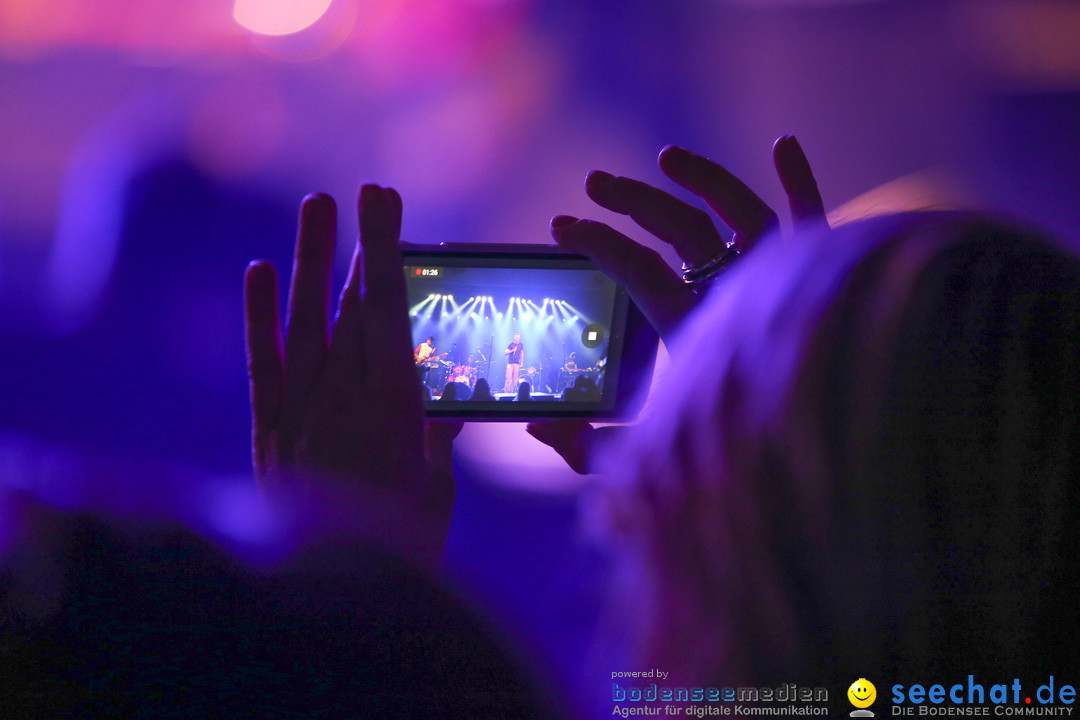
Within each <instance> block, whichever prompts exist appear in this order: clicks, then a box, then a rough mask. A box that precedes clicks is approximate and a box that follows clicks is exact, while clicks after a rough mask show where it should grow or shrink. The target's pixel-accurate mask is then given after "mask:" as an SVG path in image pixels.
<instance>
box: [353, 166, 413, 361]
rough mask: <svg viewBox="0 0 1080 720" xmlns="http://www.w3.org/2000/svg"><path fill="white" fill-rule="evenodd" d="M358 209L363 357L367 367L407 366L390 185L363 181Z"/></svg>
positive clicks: (397, 203) (397, 216)
mask: <svg viewBox="0 0 1080 720" xmlns="http://www.w3.org/2000/svg"><path fill="white" fill-rule="evenodd" d="M359 210H360V244H361V245H362V246H363V254H362V257H363V261H362V262H363V293H362V296H361V298H362V299H361V304H362V307H363V312H362V314H361V319H362V324H363V327H362V331H363V334H364V337H365V338H367V340H368V341H367V343H366V348H367V356H366V358H365V361H366V363H367V366H368V367H369V368H381V369H383V370H387V369H390V368H395V369H401V368H406V369H409V368H411V367H412V362H411V355H412V353H411V349H412V347H411V346H412V343H411V336H410V330H409V312H408V302H407V299H406V289H405V273H404V272H403V271H402V265H401V251H400V250H399V249H398V239H399V237H400V235H401V196H400V195H398V194H397V192H396V191H395V190H394V189H393V188H381V187H379V186H378V185H364V186H363V187H361V188H360V198H359ZM375 339H378V342H374V340H375ZM409 372H410V373H411V372H412V371H411V370H409Z"/></svg>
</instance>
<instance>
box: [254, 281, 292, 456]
mask: <svg viewBox="0 0 1080 720" xmlns="http://www.w3.org/2000/svg"><path fill="white" fill-rule="evenodd" d="M244 320H245V334H246V337H247V361H248V380H249V384H250V392H251V427H252V443H253V448H252V450H253V459H254V461H255V469H256V471H257V472H259V471H261V470H263V469H265V467H266V460H267V458H266V453H267V452H268V451H269V448H267V447H266V444H265V443H266V436H267V435H268V434H269V433H270V431H271V430H273V429H274V428H275V427H276V426H277V422H278V418H279V417H280V414H281V402H282V394H283V389H284V383H285V365H284V358H283V355H282V339H281V323H280V320H279V319H278V281H277V273H276V272H275V271H274V266H273V265H271V264H270V263H268V262H264V261H256V262H253V263H251V264H250V265H248V268H247V272H246V273H245V274H244Z"/></svg>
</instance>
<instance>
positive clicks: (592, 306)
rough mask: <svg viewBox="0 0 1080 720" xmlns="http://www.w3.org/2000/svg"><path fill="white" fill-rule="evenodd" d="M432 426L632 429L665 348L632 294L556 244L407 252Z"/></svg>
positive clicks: (417, 354) (416, 343)
mask: <svg viewBox="0 0 1080 720" xmlns="http://www.w3.org/2000/svg"><path fill="white" fill-rule="evenodd" d="M402 254H403V256H404V268H405V269H404V272H405V282H406V286H407V288H408V297H409V321H410V325H411V327H412V339H413V361H414V363H415V365H416V372H417V376H418V377H419V378H420V381H421V383H422V384H423V386H424V388H425V393H426V398H425V401H424V404H425V408H426V410H427V414H428V416H429V417H443V418H461V419H467V420H489V421H498V420H504V421H528V420H538V419H545V418H548V419H550V418H588V419H597V420H608V421H616V420H629V419H631V418H633V417H634V416H635V415H636V414H637V413H638V411H639V410H640V405H641V403H642V401H643V396H644V390H645V389H647V387H648V385H649V383H650V382H651V381H652V373H653V365H654V363H655V361H656V351H657V347H658V345H659V338H658V336H657V333H656V331H655V330H654V329H653V327H652V326H651V325H650V324H649V323H648V321H647V320H646V319H645V317H644V316H643V315H642V313H641V311H640V310H639V309H638V308H637V306H635V305H634V304H633V302H631V300H630V297H629V295H628V294H627V293H626V290H625V289H624V288H622V287H621V286H620V285H618V284H617V283H615V282H614V281H613V280H612V279H611V278H609V277H608V276H607V275H605V274H604V273H603V272H602V271H601V270H600V269H598V268H597V267H596V265H594V264H593V262H592V261H591V260H589V259H588V258H587V257H584V256H582V255H576V254H573V253H569V252H566V251H564V250H562V249H561V248H559V247H558V246H555V245H491V244H483V245H477V244H466V243H444V244H442V245H414V244H407V243H403V244H402Z"/></svg>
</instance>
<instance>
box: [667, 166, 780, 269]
mask: <svg viewBox="0 0 1080 720" xmlns="http://www.w3.org/2000/svg"><path fill="white" fill-rule="evenodd" d="M659 162H660V169H661V170H663V171H664V174H665V175H667V176H668V177H669V178H671V179H672V180H674V181H675V182H677V183H678V184H680V185H682V186H683V187H684V188H686V189H687V190H689V191H690V192H692V193H694V194H695V195H698V196H700V197H701V198H703V199H704V200H705V202H706V203H708V205H709V207H711V208H712V209H713V210H714V211H716V214H717V215H719V216H720V219H721V220H723V221H724V223H725V224H726V225H727V226H728V227H729V228H731V229H732V230H734V231H735V237H734V240H735V244H736V246H737V247H738V248H739V250H740V251H742V252H746V251H747V250H749V249H750V248H751V247H753V245H754V243H756V242H757V241H758V240H760V239H761V238H762V237H764V236H765V235H766V234H767V233H769V232H771V231H772V230H774V229H775V228H776V227H777V226H778V225H779V221H778V220H777V218H776V213H774V212H773V211H772V209H770V208H769V206H768V205H766V204H765V202H764V201H763V200H762V199H761V198H759V197H758V196H757V195H756V194H755V193H754V191H753V190H751V189H750V188H748V187H747V186H746V185H745V184H744V183H743V182H742V181H741V180H739V179H738V178H737V177H735V176H734V175H732V174H731V173H729V172H728V171H727V170H725V169H724V168H723V167H721V166H720V165H717V164H716V163H714V162H713V161H712V160H708V159H706V158H703V157H701V156H700V155H695V154H694V153H692V152H690V151H688V150H683V149H682V148H680V147H676V146H674V145H668V146H667V147H666V148H664V149H663V150H661V151H660V157H659Z"/></svg>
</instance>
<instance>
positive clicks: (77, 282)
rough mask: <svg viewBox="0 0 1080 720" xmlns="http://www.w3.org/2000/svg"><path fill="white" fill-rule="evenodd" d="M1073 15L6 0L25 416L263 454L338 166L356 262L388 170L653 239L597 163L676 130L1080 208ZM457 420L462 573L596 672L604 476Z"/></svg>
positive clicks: (633, 162)
mask: <svg viewBox="0 0 1080 720" xmlns="http://www.w3.org/2000/svg"><path fill="white" fill-rule="evenodd" d="M1078 38H1080V3H1076V2H1074V1H1072V0H1029V1H1021V0H912V1H904V0H876V1H862V2H859V1H855V0H851V1H848V2H837V1H832V2H823V1H814V0H686V1H685V2H683V1H675V0H186V1H185V2H176V1H173V2H147V1H146V0H94V1H93V2H90V1H89V0H0V393H2V394H0V430H2V431H3V432H4V433H5V435H4V436H5V437H6V438H8V441H7V442H8V446H9V447H10V446H12V445H13V444H14V445H17V444H19V443H25V442H32V443H36V444H37V445H36V446H37V447H48V448H59V449H61V450H60V451H61V452H71V453H89V454H93V455H96V456H106V457H114V456H115V457H121V458H123V459H124V460H126V461H132V462H146V463H168V464H171V465H181V466H184V467H187V468H190V469H191V470H193V471H195V472H200V473H210V474H214V475H221V476H236V477H238V478H245V477H246V474H247V469H248V462H249V456H248V425H247V423H248V415H247V399H246V380H245V372H244V355H243V337H242V327H243V325H242V317H241V294H240V287H241V275H242V273H243V269H244V267H245V265H246V264H247V262H248V260H250V259H252V258H255V257H262V258H267V259H270V260H272V261H273V262H274V263H275V264H277V265H278V267H279V269H284V268H287V267H288V263H289V259H290V254H291V244H292V241H293V236H294V233H295V216H296V208H297V206H298V203H299V201H300V199H301V198H302V197H303V196H304V195H305V194H306V193H308V192H311V191H315V190H321V191H325V192H329V193H331V194H333V195H334V196H335V197H336V198H337V199H338V202H339V212H340V219H339V226H340V228H341V237H342V238H343V239H344V240H343V241H342V242H341V243H340V253H339V255H340V257H339V263H338V265H339V271H340V272H341V273H342V274H343V272H344V266H345V264H346V262H347V258H348V255H349V254H350V252H351V244H352V238H353V237H355V234H356V217H355V206H354V197H355V192H356V190H357V188H358V186H359V184H360V183H361V182H364V181H375V182H379V183H381V184H387V185H392V186H394V187H396V188H397V189H398V190H399V191H400V192H401V194H402V196H403V198H404V203H405V221H404V231H403V234H404V239H406V240H409V241H412V242H432V243H434V242H441V241H458V242H546V241H547V240H548V234H547V225H548V220H549V218H550V217H551V216H552V215H554V214H558V213H567V214H572V215H577V216H586V217H596V218H602V219H605V220H608V221H612V223H613V224H614V225H616V226H617V227H619V228H620V229H622V230H624V231H625V232H628V233H629V234H631V235H632V236H634V237H636V238H639V239H643V240H647V238H646V237H645V236H644V234H643V233H641V232H640V231H637V230H636V229H635V228H633V226H632V225H631V224H630V223H628V222H626V221H625V220H623V219H621V218H612V217H608V216H607V214H606V213H604V212H603V211H599V210H598V209H595V208H594V207H592V206H591V205H590V203H589V201H588V200H587V198H586V197H585V195H584V192H583V180H584V177H585V174H586V172H587V171H588V170H590V169H593V168H602V169H605V170H608V171H610V172H614V173H616V174H622V175H629V176H633V177H637V178H640V179H643V180H646V181H649V182H653V183H655V184H658V185H660V186H661V187H665V188H667V189H672V188H671V187H670V183H667V182H665V181H664V179H663V177H662V175H661V174H660V172H659V170H658V169H657V167H656V162H655V158H656V154H657V152H658V151H659V150H660V149H661V148H662V147H663V146H664V145H666V144H668V143H676V144H679V145H682V146H684V147H687V148H690V149H693V150H695V151H698V152H701V153H704V154H706V155H708V156H710V157H712V158H713V159H715V160H717V161H719V162H721V163H722V164H724V165H725V166H726V167H728V168H729V169H730V170H732V171H733V172H734V173H736V174H737V175H738V176H740V177H741V178H743V179H744V180H745V181H746V182H747V183H748V184H749V185H751V187H753V188H754V189H755V190H757V192H758V193H759V194H760V195H761V196H762V197H763V198H764V199H765V200H766V201H767V202H769V203H770V204H772V205H773V207H775V208H777V210H778V211H780V214H781V216H783V215H785V214H786V206H785V203H784V199H783V195H782V192H781V189H780V187H779V184H778V182H777V181H776V179H775V177H774V173H773V170H772V165H771V160H770V147H771V144H772V142H773V140H774V139H775V138H776V137H778V136H779V135H782V134H787V133H793V134H795V135H796V136H797V137H798V138H799V140H800V142H801V144H802V146H803V147H804V148H805V150H806V152H807V154H808V155H809V157H810V160H811V162H812V164H813V166H814V168H815V171H816V173H817V176H818V180H819V183H820V186H821V189H822V192H823V194H824V197H825V202H826V206H827V208H829V209H830V211H831V212H832V218H833V219H834V220H839V219H849V218H852V217H860V216H863V215H867V214H872V213H875V212H883V211H888V210H891V209H902V208H919V207H954V206H977V207H984V208H991V209H995V210H997V211H999V212H1002V213H1007V214H1011V215H1017V216H1020V217H1023V218H1026V219H1027V220H1029V221H1030V222H1033V223H1035V224H1037V225H1039V226H1042V227H1045V228H1048V229H1050V230H1052V231H1054V232H1056V233H1058V234H1059V235H1063V236H1065V237H1066V238H1068V239H1070V240H1073V241H1076V240H1080V231H1078V227H1080V198H1078V187H1080V182H1078V181H1080V42H1078ZM677 194H678V193H677ZM683 197H686V195H685V194H683ZM687 199H690V198H687ZM663 252H664V253H665V256H666V257H668V258H669V259H670V260H672V262H675V257H674V255H673V254H672V253H669V252H667V251H666V250H663ZM28 439H29V440H28ZM459 447H460V453H459V456H460V457H459V471H458V475H459V482H460V487H461V489H460V491H459V498H460V500H459V511H458V514H457V516H456V518H455V526H454V529H453V538H452V543H451V551H450V558H449V566H450V571H451V574H452V575H453V576H454V577H455V578H457V579H458V581H460V582H461V583H462V584H463V585H464V586H466V587H467V588H468V590H469V591H470V592H471V593H472V594H474V595H475V596H477V597H479V598H481V599H482V600H483V601H485V602H486V603H488V604H489V605H491V606H493V607H498V608H500V617H502V618H503V619H504V620H505V625H506V626H507V627H512V628H515V630H514V632H516V633H518V634H519V635H521V636H522V637H523V638H524V639H525V640H526V641H527V642H526V644H527V645H528V646H530V647H533V648H535V651H536V653H537V655H538V657H540V658H541V660H542V661H546V662H548V663H550V664H551V665H552V666H553V667H555V668H556V670H555V671H556V672H558V673H559V674H560V675H566V676H571V675H574V674H575V673H579V672H584V671H582V670H580V669H579V668H577V667H576V666H575V662H576V661H575V658H579V657H581V656H582V655H583V653H584V643H585V641H584V637H585V636H586V635H587V634H588V633H587V630H588V625H589V623H590V621H591V617H592V616H591V613H592V612H593V611H594V610H595V607H596V605H597V604H598V603H599V601H600V598H601V595H602V588H601V587H599V586H598V585H597V583H596V582H594V581H593V578H594V577H596V576H597V573H598V570H599V568H601V567H602V558H599V557H596V556H594V555H593V554H592V552H591V551H589V550H588V549H587V545H586V544H585V543H584V542H583V541H582V538H581V535H582V533H581V531H580V530H579V529H578V525H577V522H576V520H575V507H576V503H577V498H578V496H579V495H580V493H581V492H582V491H583V489H585V485H584V481H583V480H582V479H581V478H579V477H578V476H576V475H574V474H573V473H571V472H570V471H568V470H566V469H565V468H564V467H563V466H562V465H561V463H560V462H559V461H558V459H557V458H556V457H555V456H554V454H553V453H551V452H550V451H548V450H546V449H545V448H542V447H541V446H539V445H538V444H537V443H535V442H534V441H532V440H531V439H530V438H529V437H528V436H526V435H525V433H524V431H523V428H522V427H521V426H520V425H474V426H470V427H468V428H466V430H465V432H464V434H463V437H462V440H461V441H460V442H459ZM245 481H246V480H245ZM601 679H602V678H601Z"/></svg>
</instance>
